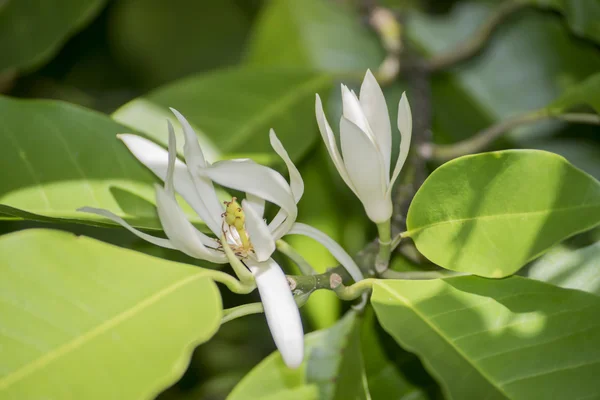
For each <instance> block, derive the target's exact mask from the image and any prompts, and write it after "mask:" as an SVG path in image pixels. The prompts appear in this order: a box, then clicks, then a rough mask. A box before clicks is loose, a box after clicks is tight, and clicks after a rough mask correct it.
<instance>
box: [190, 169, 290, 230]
mask: <svg viewBox="0 0 600 400" xmlns="http://www.w3.org/2000/svg"><path fill="white" fill-rule="evenodd" d="M201 173H203V174H206V175H207V176H208V177H209V178H210V179H212V180H213V181H215V182H217V183H218V184H220V185H222V186H226V187H229V188H231V189H235V190H239V191H243V192H246V193H252V194H253V195H255V196H258V197H261V198H263V199H265V200H267V201H269V202H271V203H273V204H276V205H278V206H279V207H281V208H282V209H283V210H284V211H285V213H286V215H287V218H286V219H285V221H283V223H282V224H281V225H280V226H281V229H285V230H286V231H287V229H289V227H290V226H291V225H292V224H293V223H294V221H295V220H296V217H297V216H298V207H297V206H296V202H295V200H294V195H293V194H292V191H291V189H290V186H289V185H288V183H287V182H286V180H285V179H284V178H283V176H281V174H279V173H278V172H277V171H275V170H273V169H271V168H268V167H265V166H264V165H260V164H257V163H255V162H253V161H251V160H226V161H219V162H216V163H214V164H213V165H211V166H210V167H208V168H205V169H203V170H202V171H201Z"/></svg>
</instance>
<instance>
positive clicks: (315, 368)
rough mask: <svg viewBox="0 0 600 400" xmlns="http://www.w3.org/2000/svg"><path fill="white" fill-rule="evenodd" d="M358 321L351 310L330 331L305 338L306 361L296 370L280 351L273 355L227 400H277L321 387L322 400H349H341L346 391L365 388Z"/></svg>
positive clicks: (247, 377)
mask: <svg viewBox="0 0 600 400" xmlns="http://www.w3.org/2000/svg"><path fill="white" fill-rule="evenodd" d="M359 321H360V320H359V319H358V318H357V315H356V313H355V312H353V311H350V312H349V313H347V314H346V315H345V316H344V317H343V318H342V319H341V320H340V321H339V322H338V323H337V324H336V325H334V326H332V327H331V328H329V329H325V330H320V331H316V332H313V333H310V334H308V335H306V337H305V341H304V343H305V361H304V363H303V364H302V365H301V366H300V368H298V369H297V370H290V369H289V368H287V367H286V366H285V364H284V363H283V361H282V359H281V356H280V355H279V353H278V352H275V353H273V354H271V355H270V356H269V357H267V358H266V359H265V360H264V361H263V362H261V363H260V364H258V365H257V366H256V367H255V368H254V369H253V370H252V371H250V373H249V374H248V375H246V377H245V378H244V379H242V381H241V382H240V383H239V384H238V385H237V386H236V387H235V389H234V390H233V392H231V394H230V395H229V396H228V397H227V399H228V400H244V399H260V398H263V397H267V396H269V397H268V398H269V399H270V398H278V397H277V395H279V394H281V395H283V394H284V393H287V392H288V391H290V390H291V389H296V388H301V387H306V386H307V385H309V386H310V385H315V386H316V387H317V388H318V393H319V396H318V398H319V399H320V400H324V399H334V398H336V399H337V398H348V397H339V396H343V394H344V393H347V390H352V391H353V393H358V392H359V390H360V389H361V388H362V387H363V386H362V381H361V380H360V379H358V380H357V378H356V377H360V375H361V371H362V364H361V363H358V364H357V363H356V360H357V358H356V357H358V359H359V360H360V353H359V352H360V348H359V347H360V346H359V343H358V341H357V340H356V339H358V336H356V335H358V327H359V326H360V325H359ZM341 382H343V385H342V383H341ZM341 386H344V387H341ZM282 398H283V397H282Z"/></svg>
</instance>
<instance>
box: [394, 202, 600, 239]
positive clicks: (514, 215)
mask: <svg viewBox="0 0 600 400" xmlns="http://www.w3.org/2000/svg"><path fill="white" fill-rule="evenodd" d="M596 207H600V203H595V204H587V205H579V206H573V207H563V208H550V209H547V210H538V211H526V212H516V213H505V214H493V215H482V216H478V217H468V218H457V219H449V220H445V221H440V222H435V223H433V224H429V225H424V226H420V227H418V228H414V229H410V230H407V231H406V232H404V233H402V237H412V236H413V235H414V234H416V233H419V232H420V231H423V230H425V229H429V228H434V227H437V226H440V225H447V224H456V223H459V224H460V223H463V222H470V221H481V220H483V221H486V220H494V219H503V218H507V219H510V218H520V217H527V216H534V215H544V214H550V213H553V212H557V213H563V212H567V211H573V210H579V209H586V208H596Z"/></svg>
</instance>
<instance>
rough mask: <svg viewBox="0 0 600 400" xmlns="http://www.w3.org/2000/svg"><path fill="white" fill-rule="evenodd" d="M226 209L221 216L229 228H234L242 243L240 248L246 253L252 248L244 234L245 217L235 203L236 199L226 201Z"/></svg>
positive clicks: (246, 234)
mask: <svg viewBox="0 0 600 400" xmlns="http://www.w3.org/2000/svg"><path fill="white" fill-rule="evenodd" d="M225 204H226V206H227V207H226V208H225V212H224V213H223V216H224V217H225V223H226V224H227V225H229V226H233V227H235V229H236V231H237V233H238V234H239V235H240V240H241V241H242V248H243V249H244V250H246V251H248V250H250V249H251V248H252V244H251V243H250V239H249V238H248V233H247V232H246V228H245V223H246V215H245V214H244V210H243V209H242V207H241V206H240V204H239V203H238V202H237V199H236V198H235V197H233V198H232V199H231V201H226V202H225Z"/></svg>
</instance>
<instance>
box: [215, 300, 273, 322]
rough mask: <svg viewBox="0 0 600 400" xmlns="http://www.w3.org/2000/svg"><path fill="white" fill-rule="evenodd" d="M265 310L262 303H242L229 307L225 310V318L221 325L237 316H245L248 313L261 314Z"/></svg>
mask: <svg viewBox="0 0 600 400" xmlns="http://www.w3.org/2000/svg"><path fill="white" fill-rule="evenodd" d="M263 311H264V307H263V305H262V303H260V302H258V303H249V304H242V305H241V306H237V307H233V308H227V309H225V310H223V319H221V325H223V324H224V323H226V322H229V321H231V320H234V319H236V318H240V317H245V316H246V315H252V314H259V313H261V312H263Z"/></svg>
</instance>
